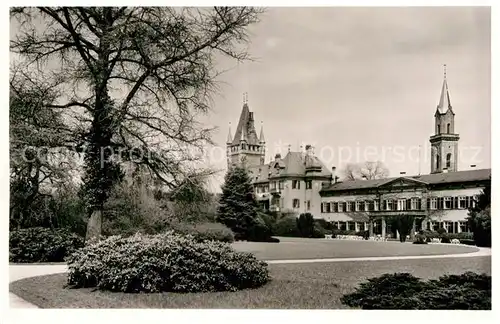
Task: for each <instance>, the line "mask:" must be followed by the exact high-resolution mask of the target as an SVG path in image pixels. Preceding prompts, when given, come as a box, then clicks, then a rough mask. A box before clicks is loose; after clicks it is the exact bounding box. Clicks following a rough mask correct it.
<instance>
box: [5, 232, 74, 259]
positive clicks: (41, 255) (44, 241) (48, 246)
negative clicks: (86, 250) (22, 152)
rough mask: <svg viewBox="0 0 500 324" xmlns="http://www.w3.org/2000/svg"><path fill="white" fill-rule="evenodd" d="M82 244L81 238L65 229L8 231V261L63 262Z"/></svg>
mask: <svg viewBox="0 0 500 324" xmlns="http://www.w3.org/2000/svg"><path fill="white" fill-rule="evenodd" d="M82 246H83V238H82V237H80V236H78V235H76V234H73V233H71V232H69V231H68V230H65V229H50V228H44V227H31V228H23V229H19V230H13V231H10V235H9V261H10V262H19V263H30V262H63V261H64V258H65V257H66V256H68V255H70V254H71V253H72V252H73V251H75V250H76V249H79V248H81V247H82Z"/></svg>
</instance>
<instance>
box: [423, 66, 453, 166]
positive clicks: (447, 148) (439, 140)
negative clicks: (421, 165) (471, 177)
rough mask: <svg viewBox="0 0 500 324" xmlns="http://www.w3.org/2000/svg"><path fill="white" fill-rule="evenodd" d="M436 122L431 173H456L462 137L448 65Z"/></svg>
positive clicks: (435, 115)
mask: <svg viewBox="0 0 500 324" xmlns="http://www.w3.org/2000/svg"><path fill="white" fill-rule="evenodd" d="M434 120H435V126H434V135H432V136H431V137H430V142H431V173H440V172H455V171H457V165H458V140H459V139H460V136H459V135H458V134H456V133H455V113H454V112H453V109H452V106H451V101H450V93H449V91H448V82H447V80H446V65H445V66H444V79H443V87H442V88H441V96H440V97H439V103H438V105H437V109H436V113H435V114H434Z"/></svg>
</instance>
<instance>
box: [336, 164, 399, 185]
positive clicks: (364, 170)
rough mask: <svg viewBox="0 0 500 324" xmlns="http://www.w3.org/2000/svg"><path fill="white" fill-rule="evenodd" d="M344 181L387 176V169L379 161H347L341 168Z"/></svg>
mask: <svg viewBox="0 0 500 324" xmlns="http://www.w3.org/2000/svg"><path fill="white" fill-rule="evenodd" d="M343 176H344V181H354V180H361V179H364V180H375V179H384V178H387V177H388V176H389V169H387V167H386V166H385V165H384V163H382V162H380V161H376V162H371V161H367V162H364V163H349V164H347V165H346V167H345V168H344V170H343Z"/></svg>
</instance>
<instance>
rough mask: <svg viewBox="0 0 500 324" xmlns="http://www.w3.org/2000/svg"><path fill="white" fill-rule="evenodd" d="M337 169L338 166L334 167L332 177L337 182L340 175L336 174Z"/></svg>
mask: <svg viewBox="0 0 500 324" xmlns="http://www.w3.org/2000/svg"><path fill="white" fill-rule="evenodd" d="M336 170H337V167H334V166H333V167H332V179H333V183H337V179H338V177H337V176H336V175H335V171H336Z"/></svg>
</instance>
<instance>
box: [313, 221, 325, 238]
mask: <svg viewBox="0 0 500 324" xmlns="http://www.w3.org/2000/svg"><path fill="white" fill-rule="evenodd" d="M325 232H326V230H325V229H324V228H323V227H321V226H319V225H318V224H314V227H313V230H312V238H325Z"/></svg>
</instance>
